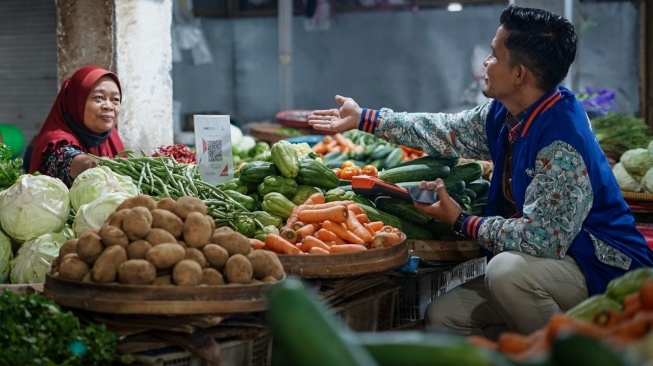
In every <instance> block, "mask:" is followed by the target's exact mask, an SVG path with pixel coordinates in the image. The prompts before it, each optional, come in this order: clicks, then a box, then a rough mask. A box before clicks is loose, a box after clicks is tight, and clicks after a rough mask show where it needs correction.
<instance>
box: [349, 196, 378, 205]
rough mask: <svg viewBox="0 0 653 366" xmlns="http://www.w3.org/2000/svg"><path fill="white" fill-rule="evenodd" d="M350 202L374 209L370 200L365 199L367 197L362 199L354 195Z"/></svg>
mask: <svg viewBox="0 0 653 366" xmlns="http://www.w3.org/2000/svg"><path fill="white" fill-rule="evenodd" d="M351 200H352V201H354V202H356V203H358V204H361V205H366V206H371V207H374V202H372V201H370V199H369V198H367V197H363V196H359V195H357V194H355V195H354V196H353V197H352V198H351Z"/></svg>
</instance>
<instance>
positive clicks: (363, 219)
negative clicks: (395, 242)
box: [352, 211, 370, 224]
mask: <svg viewBox="0 0 653 366" xmlns="http://www.w3.org/2000/svg"><path fill="white" fill-rule="evenodd" d="M352 212H353V211H352ZM356 220H358V222H360V223H361V224H367V223H368V222H370V219H369V218H368V217H367V215H366V214H364V213H362V214H358V215H356Z"/></svg>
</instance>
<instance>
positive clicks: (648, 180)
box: [642, 168, 653, 193]
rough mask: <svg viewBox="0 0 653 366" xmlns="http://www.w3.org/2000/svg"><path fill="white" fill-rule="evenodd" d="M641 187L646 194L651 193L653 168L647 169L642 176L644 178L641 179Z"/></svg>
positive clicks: (652, 189)
mask: <svg viewBox="0 0 653 366" xmlns="http://www.w3.org/2000/svg"><path fill="white" fill-rule="evenodd" d="M642 186H643V187H644V189H646V190H647V191H648V192H651V193H653V168H651V169H649V170H648V171H647V172H646V174H644V178H642Z"/></svg>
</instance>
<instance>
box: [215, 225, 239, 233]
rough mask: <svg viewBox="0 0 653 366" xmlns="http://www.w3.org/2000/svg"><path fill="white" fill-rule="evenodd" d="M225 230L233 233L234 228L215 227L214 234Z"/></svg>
mask: <svg viewBox="0 0 653 366" xmlns="http://www.w3.org/2000/svg"><path fill="white" fill-rule="evenodd" d="M223 231H226V232H228V233H233V232H234V229H232V228H231V226H220V227H218V228H215V229H213V235H215V233H221V232H223Z"/></svg>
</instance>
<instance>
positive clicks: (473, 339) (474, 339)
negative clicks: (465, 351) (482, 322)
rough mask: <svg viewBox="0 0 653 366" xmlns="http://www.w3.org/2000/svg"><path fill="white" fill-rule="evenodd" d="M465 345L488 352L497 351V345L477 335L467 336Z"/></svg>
mask: <svg viewBox="0 0 653 366" xmlns="http://www.w3.org/2000/svg"><path fill="white" fill-rule="evenodd" d="M467 343H469V344H471V345H473V346H477V347H480V348H485V349H488V350H490V351H496V350H498V349H499V344H498V343H497V342H495V341H493V340H491V339H488V338H486V337H484V336H482V335H478V334H472V335H469V336H467Z"/></svg>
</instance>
